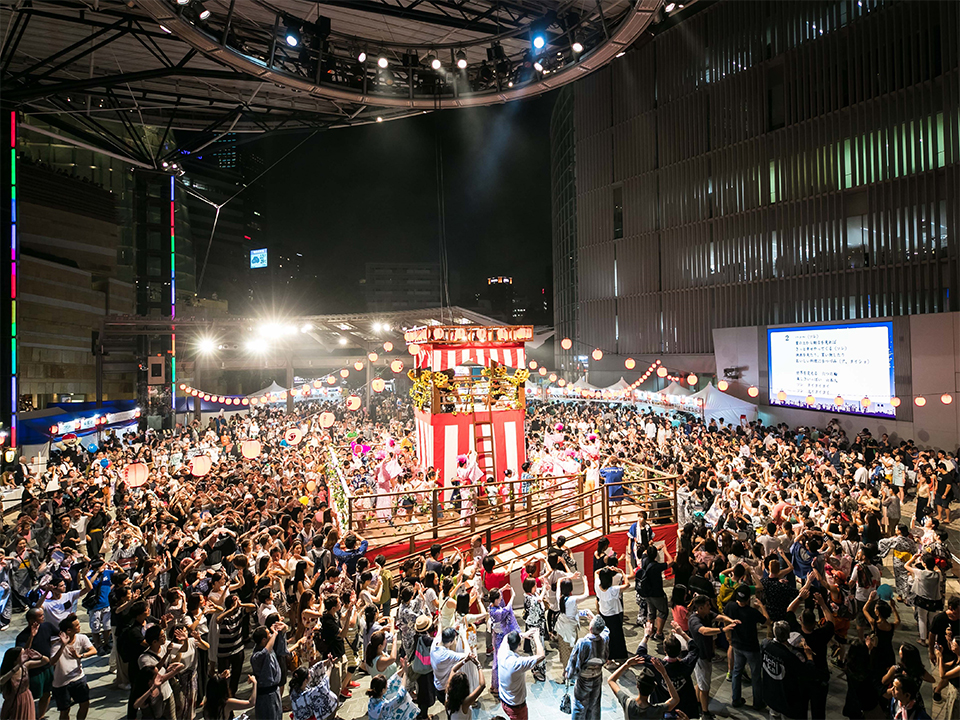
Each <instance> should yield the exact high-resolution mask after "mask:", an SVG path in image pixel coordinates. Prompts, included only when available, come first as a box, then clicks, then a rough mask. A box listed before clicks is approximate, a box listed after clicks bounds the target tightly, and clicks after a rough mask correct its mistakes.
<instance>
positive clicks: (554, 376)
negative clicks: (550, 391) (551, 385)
mask: <svg viewBox="0 0 960 720" xmlns="http://www.w3.org/2000/svg"><path fill="white" fill-rule="evenodd" d="M556 381H557V374H556V373H550V382H556Z"/></svg>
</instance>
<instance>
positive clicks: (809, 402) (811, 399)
mask: <svg viewBox="0 0 960 720" xmlns="http://www.w3.org/2000/svg"><path fill="white" fill-rule="evenodd" d="M816 401H817V399H816V398H815V397H814V396H813V395H807V405H813V404H814V403H815V402H816Z"/></svg>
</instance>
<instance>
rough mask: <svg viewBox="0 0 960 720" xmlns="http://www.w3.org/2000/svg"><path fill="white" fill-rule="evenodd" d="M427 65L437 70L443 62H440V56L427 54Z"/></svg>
mask: <svg viewBox="0 0 960 720" xmlns="http://www.w3.org/2000/svg"><path fill="white" fill-rule="evenodd" d="M427 65H429V66H430V67H431V68H433V69H434V70H439V69H440V68H441V67H442V66H443V64H442V63H441V62H440V58H438V57H437V56H436V55H428V56H427Z"/></svg>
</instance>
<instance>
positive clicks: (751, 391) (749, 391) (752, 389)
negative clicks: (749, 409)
mask: <svg viewBox="0 0 960 720" xmlns="http://www.w3.org/2000/svg"><path fill="white" fill-rule="evenodd" d="M759 394H760V388H758V387H757V386H756V385H751V386H750V387H749V388H748V389H747V395H749V396H750V397H753V398H755V397H756V396H757V395H759Z"/></svg>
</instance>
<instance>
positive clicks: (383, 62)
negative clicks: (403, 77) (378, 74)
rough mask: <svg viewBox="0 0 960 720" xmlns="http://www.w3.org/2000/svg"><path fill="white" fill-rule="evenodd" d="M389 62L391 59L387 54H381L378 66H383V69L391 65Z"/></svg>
mask: <svg viewBox="0 0 960 720" xmlns="http://www.w3.org/2000/svg"><path fill="white" fill-rule="evenodd" d="M389 64H390V61H389V60H387V56H386V55H381V56H380V57H378V58H377V66H378V67H381V68H383V69H386V67H387V65H389Z"/></svg>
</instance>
